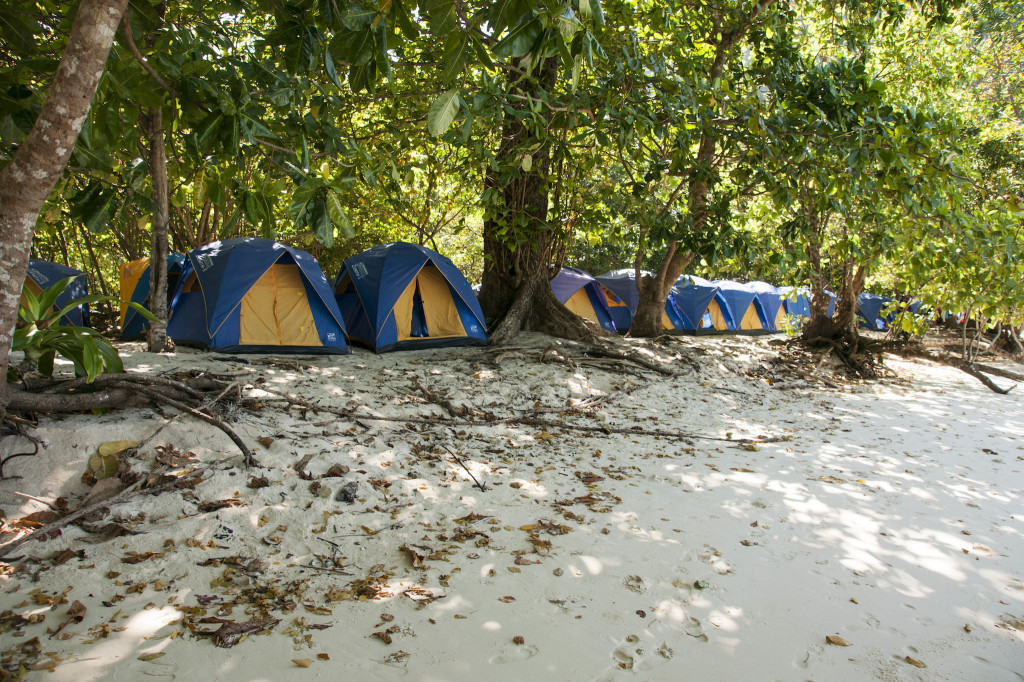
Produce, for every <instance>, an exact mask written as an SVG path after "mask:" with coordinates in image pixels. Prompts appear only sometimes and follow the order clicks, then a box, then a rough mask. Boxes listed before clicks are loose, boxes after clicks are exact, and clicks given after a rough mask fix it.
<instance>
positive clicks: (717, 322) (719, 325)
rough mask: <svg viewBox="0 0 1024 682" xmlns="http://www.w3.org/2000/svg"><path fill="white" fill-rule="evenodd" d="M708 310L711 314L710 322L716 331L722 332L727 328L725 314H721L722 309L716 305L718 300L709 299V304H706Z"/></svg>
mask: <svg viewBox="0 0 1024 682" xmlns="http://www.w3.org/2000/svg"><path fill="white" fill-rule="evenodd" d="M708 312H709V313H710V314H711V324H712V325H713V326H714V328H715V330H716V331H720V332H724V331H728V330H729V325H728V324H726V322H725V315H723V314H722V309H721V308H719V307H718V301H716V300H712V301H711V304H710V305H709V306H708Z"/></svg>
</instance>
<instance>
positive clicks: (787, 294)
mask: <svg viewBox="0 0 1024 682" xmlns="http://www.w3.org/2000/svg"><path fill="white" fill-rule="evenodd" d="M779 294H781V295H782V296H784V298H783V299H782V310H783V312H784V313H785V315H786V317H788V318H789V323H790V324H791V325H793V326H794V327H796V328H800V327H802V326H803V324H804V322H806V321H807V320H808V319H810V317H811V292H810V290H809V289H807V288H806V287H800V288H796V287H779Z"/></svg>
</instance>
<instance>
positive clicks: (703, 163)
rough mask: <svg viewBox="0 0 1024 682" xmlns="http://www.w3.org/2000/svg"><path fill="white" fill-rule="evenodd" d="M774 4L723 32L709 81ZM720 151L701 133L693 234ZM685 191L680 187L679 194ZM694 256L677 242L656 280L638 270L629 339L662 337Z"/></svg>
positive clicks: (760, 5)
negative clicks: (671, 300) (669, 304)
mask: <svg viewBox="0 0 1024 682" xmlns="http://www.w3.org/2000/svg"><path fill="white" fill-rule="evenodd" d="M773 1H774V0H759V1H758V2H757V4H755V5H754V7H753V8H752V9H751V11H750V14H749V15H747V16H746V17H744V18H743V19H742V20H741V21H740V22H739V23H737V24H736V25H735V26H734V27H733V28H732V29H731V30H728V31H722V32H721V33H720V34H719V39H718V45H717V46H716V48H715V58H714V60H713V61H712V62H711V64H710V65H709V67H708V81H709V82H711V81H714V80H715V79H717V78H720V77H721V76H722V74H724V73H725V68H726V66H727V65H728V63H729V54H730V53H731V51H732V49H733V48H734V47H735V46H736V45H737V44H738V43H739V42H740V40H741V39H742V38H743V36H744V35H746V33H747V31H749V30H750V27H751V26H753V25H754V23H755V22H756V21H757V20H758V18H759V17H760V16H761V14H762V13H763V12H764V11H765V10H766V9H767V8H768V7H769V5H771V4H772V2H773ZM717 150H718V133H717V132H715V131H714V130H713V129H712V128H708V129H705V130H702V131H701V137H700V143H699V146H698V147H697V158H696V160H695V164H694V168H693V169H692V170H691V173H690V178H689V182H688V188H687V203H688V208H689V212H690V217H691V227H690V229H691V230H692V231H693V234H700V233H701V232H702V231H703V230H704V226H705V225H706V224H707V221H708V195H709V194H710V193H711V186H710V184H709V177H710V174H711V172H712V171H713V170H714V169H715V166H716V163H717V161H716V159H715V156H716V152H717ZM681 187H682V185H680V186H679V187H677V189H676V191H677V192H678V190H679V189H680V188H681ZM675 196H676V195H675V193H673V195H672V197H670V198H669V200H668V202H666V204H665V206H664V208H663V209H662V214H663V215H664V214H665V213H667V212H668V210H669V209H670V208H671V206H672V203H673V202H674V201H675ZM693 257H694V255H693V254H692V253H690V252H689V251H685V252H680V251H679V246H678V243H677V242H676V241H672V242H670V243H669V248H668V252H667V253H666V255H665V260H664V261H662V264H661V266H660V267H659V268H658V272H657V273H656V274H655V276H654V277H653V278H650V277H649V278H644V279H641V277H640V273H639V266H638V267H637V279H636V282H637V290H638V291H637V293H638V294H639V299H638V301H637V308H636V311H635V312H634V314H633V322H632V325H631V326H630V328H629V334H630V336H645V337H652V336H657V335H659V334H661V333H662V327H661V312H662V310H663V309H664V308H665V301H666V300H667V299H668V295H669V292H670V291H671V290H672V285H673V284H675V283H676V280H677V279H679V275H681V274H682V272H683V269H684V268H686V267H687V266H688V265H689V264H690V263H691V262H692V261H693Z"/></svg>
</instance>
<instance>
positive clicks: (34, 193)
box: [0, 0, 127, 404]
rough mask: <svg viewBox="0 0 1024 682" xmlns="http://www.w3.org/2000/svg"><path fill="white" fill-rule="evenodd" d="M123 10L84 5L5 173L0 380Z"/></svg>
mask: <svg viewBox="0 0 1024 682" xmlns="http://www.w3.org/2000/svg"><path fill="white" fill-rule="evenodd" d="M126 5H127V0H82V2H81V4H80V5H79V6H78V13H77V14H76V15H75V20H74V22H73V23H72V25H71V32H70V34H69V35H68V40H67V44H66V46H65V47H64V54H63V56H62V57H61V61H60V65H59V66H58V67H57V73H56V74H55V75H54V78H53V84H52V85H51V86H50V91H49V93H48V95H47V97H46V101H45V102H44V103H43V107H42V109H41V110H40V112H39V117H38V118H37V119H36V122H35V125H33V126H32V130H31V131H30V132H29V134H28V135H27V136H26V137H25V140H24V141H23V142H22V144H21V146H20V147H19V148H18V151H17V152H15V154H14V156H13V157H12V158H11V161H10V163H8V164H7V165H6V166H5V167H4V168H3V169H0V378H6V376H7V364H8V361H9V359H10V349H11V341H12V335H13V333H14V324H15V322H16V321H17V319H18V301H19V300H20V299H21V287H22V283H23V282H24V281H25V275H26V273H27V272H28V257H29V252H30V250H31V248H32V236H33V230H34V228H35V224H36V219H37V218H38V216H39V211H40V209H41V208H42V206H43V203H44V202H45V201H46V197H47V195H48V194H49V193H50V190H51V189H53V186H54V185H55V184H56V183H57V180H58V179H59V178H60V176H61V174H62V173H63V171H64V168H65V166H67V163H68V159H69V158H70V157H71V150H72V149H73V148H74V146H75V142H76V140H77V139H78V133H79V132H80V131H81V130H82V124H83V123H84V122H85V117H86V116H87V115H88V113H89V107H90V106H91V105H92V99H93V97H94V96H95V94H96V87H97V85H98V84H99V80H100V76H101V75H102V74H103V68H104V66H105V64H106V61H107V55H108V54H109V53H110V45H111V43H113V41H114V33H115V32H116V30H117V25H118V23H119V22H120V21H121V14H123V13H124V9H125V6H126ZM0 385H3V386H5V387H6V381H4V382H3V383H0ZM4 401H6V390H5V391H4V397H2V398H0V404H2V402H4Z"/></svg>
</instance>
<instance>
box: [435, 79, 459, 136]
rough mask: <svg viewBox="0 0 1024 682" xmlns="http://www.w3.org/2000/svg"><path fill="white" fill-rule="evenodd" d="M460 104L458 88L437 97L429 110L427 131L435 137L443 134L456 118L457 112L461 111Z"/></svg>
mask: <svg viewBox="0 0 1024 682" xmlns="http://www.w3.org/2000/svg"><path fill="white" fill-rule="evenodd" d="M459 104H460V98H459V89H458V88H453V89H451V90H449V91H448V92H445V93H442V94H441V95H440V96H439V97H438V98H437V99H435V100H434V102H433V104H431V105H430V109H429V110H428V111H427V132H429V133H430V134H431V135H433V136H434V137H440V136H441V135H443V134H444V132H445V131H446V130H448V126H450V125H451V124H452V121H454V120H455V114H457V113H459Z"/></svg>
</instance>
